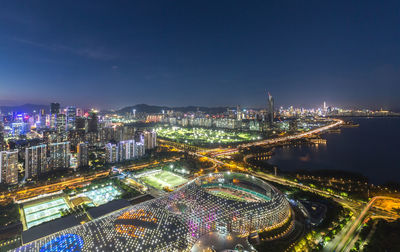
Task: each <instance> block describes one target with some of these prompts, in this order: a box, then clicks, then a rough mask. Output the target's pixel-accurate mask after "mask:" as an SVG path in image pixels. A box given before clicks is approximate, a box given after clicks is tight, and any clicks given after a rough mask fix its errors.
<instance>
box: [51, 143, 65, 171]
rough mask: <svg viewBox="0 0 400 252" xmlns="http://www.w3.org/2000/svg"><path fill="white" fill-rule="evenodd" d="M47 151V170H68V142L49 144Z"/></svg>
mask: <svg viewBox="0 0 400 252" xmlns="http://www.w3.org/2000/svg"><path fill="white" fill-rule="evenodd" d="M48 149H49V169H50V170H57V169H62V168H69V157H70V151H69V142H61V143H51V144H49V145H48Z"/></svg>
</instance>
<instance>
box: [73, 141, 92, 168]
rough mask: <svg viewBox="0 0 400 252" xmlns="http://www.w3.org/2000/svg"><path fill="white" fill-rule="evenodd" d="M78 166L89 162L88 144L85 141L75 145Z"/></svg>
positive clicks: (83, 165) (86, 164)
mask: <svg viewBox="0 0 400 252" xmlns="http://www.w3.org/2000/svg"><path fill="white" fill-rule="evenodd" d="M76 152H77V159H78V167H85V166H88V164H89V158H88V145H87V144H86V143H79V144H78V145H77V147H76Z"/></svg>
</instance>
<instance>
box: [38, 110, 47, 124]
mask: <svg viewBox="0 0 400 252" xmlns="http://www.w3.org/2000/svg"><path fill="white" fill-rule="evenodd" d="M39 121H40V127H41V128H44V127H46V111H45V110H44V109H41V110H40V113H39Z"/></svg>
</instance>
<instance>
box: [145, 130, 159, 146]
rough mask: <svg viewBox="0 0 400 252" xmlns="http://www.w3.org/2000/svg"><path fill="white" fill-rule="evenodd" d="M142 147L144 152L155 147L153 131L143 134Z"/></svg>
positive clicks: (155, 141)
mask: <svg viewBox="0 0 400 252" xmlns="http://www.w3.org/2000/svg"><path fill="white" fill-rule="evenodd" d="M144 146H145V148H146V150H150V149H154V148H155V147H157V133H156V132H155V131H154V130H153V131H145V132H144Z"/></svg>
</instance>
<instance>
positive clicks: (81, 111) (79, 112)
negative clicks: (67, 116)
mask: <svg viewBox="0 0 400 252" xmlns="http://www.w3.org/2000/svg"><path fill="white" fill-rule="evenodd" d="M83 114H84V113H83V109H81V108H76V116H78V117H81V116H83Z"/></svg>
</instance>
